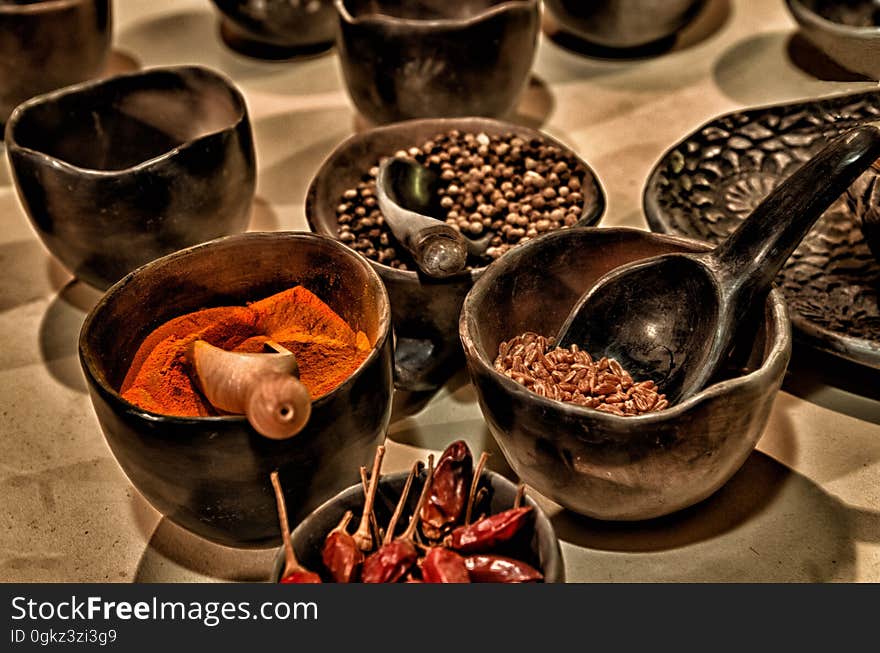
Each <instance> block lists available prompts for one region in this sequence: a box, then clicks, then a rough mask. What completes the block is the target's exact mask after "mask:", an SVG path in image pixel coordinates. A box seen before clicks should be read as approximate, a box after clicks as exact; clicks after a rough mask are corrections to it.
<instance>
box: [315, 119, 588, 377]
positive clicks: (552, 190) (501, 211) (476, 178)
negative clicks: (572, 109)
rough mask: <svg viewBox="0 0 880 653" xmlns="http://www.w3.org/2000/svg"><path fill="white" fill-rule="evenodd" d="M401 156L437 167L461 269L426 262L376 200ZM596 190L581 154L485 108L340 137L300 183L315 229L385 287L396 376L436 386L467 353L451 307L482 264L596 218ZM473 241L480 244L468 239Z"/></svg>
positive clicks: (439, 198)
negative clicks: (441, 269) (461, 253)
mask: <svg viewBox="0 0 880 653" xmlns="http://www.w3.org/2000/svg"><path fill="white" fill-rule="evenodd" d="M395 157H398V158H400V157H405V158H408V159H410V160H412V161H414V162H416V163H417V164H419V165H421V166H423V167H424V168H426V169H428V170H430V171H431V172H432V173H434V174H435V175H437V178H438V184H437V187H436V188H435V189H433V192H434V193H435V195H436V197H435V198H434V199H436V202H434V203H433V204H434V206H433V209H432V213H431V215H430V217H433V218H436V219H437V224H438V225H445V226H447V227H450V228H451V229H453V230H455V231H457V232H459V233H461V234H462V235H464V237H465V238H466V240H467V243H468V256H467V261H466V266H465V267H464V269H463V270H462V271H461V272H459V273H456V274H452V275H450V276H448V277H445V278H441V279H438V278H432V277H430V276H428V275H426V274H424V273H423V271H422V270H420V269H419V267H418V266H417V265H416V263H415V262H414V260H413V257H412V256H411V255H410V253H409V252H408V251H407V249H406V248H405V247H404V246H403V245H402V244H401V242H400V241H399V240H398V239H397V238H396V237H395V235H394V233H393V232H392V230H391V229H390V228H389V225H388V223H387V221H386V220H385V216H384V215H383V212H382V210H381V209H380V208H379V204H378V200H377V197H376V195H377V192H376V191H377V187H376V182H377V175H378V173H379V166H380V163H381V162H382V161H384V160H388V159H390V158H395ZM604 211H605V195H604V192H603V190H602V187H601V185H600V183H599V180H598V178H597V177H596V175H595V173H594V172H593V171H592V169H591V168H590V167H589V165H588V164H587V163H586V162H585V161H584V160H582V159H581V158H580V157H579V156H577V154H575V153H574V152H573V151H572V150H571V149H570V148H569V147H567V146H566V145H564V144H563V143H561V142H559V141H558V140H556V139H554V138H552V137H551V136H549V135H547V134H545V133H543V132H540V131H538V130H534V129H530V128H528V127H524V126H521V125H515V124H513V123H509V122H504V121H499V120H492V119H488V118H443V119H441V118H436V119H422V120H411V121H406V122H401V123H396V124H393V125H387V126H384V127H377V128H374V129H370V130H368V131H365V132H362V133H359V134H356V135H354V136H352V137H351V138H349V139H348V140H346V141H344V142H343V143H341V144H340V145H339V146H338V147H337V148H336V149H335V150H334V151H333V152H332V153H331V154H330V156H329V157H328V158H327V159H326V160H325V161H324V163H323V164H322V165H321V168H320V169H319V170H318V172H317V174H316V175H315V177H314V179H313V180H312V183H311V185H310V187H309V191H308V195H307V198H306V218H307V219H308V222H309V226H310V227H311V229H312V231H315V232H316V233H320V234H323V235H326V236H330V237H332V238H336V239H338V240H340V241H341V242H343V243H345V245H346V246H348V247H350V248H351V249H353V250H355V251H356V252H358V253H360V254H362V255H363V256H365V257H366V258H367V259H368V260H369V261H370V264H371V265H372V266H373V268H374V269H375V270H376V271H377V272H378V274H379V276H380V277H381V278H382V281H383V282H384V283H385V286H386V288H387V289H388V294H389V296H390V298H391V316H392V321H393V323H394V333H395V338H396V342H395V383H396V386H397V387H398V388H399V389H401V390H407V391H431V390H435V389H437V388H438V387H440V386H441V385H443V383H445V381H446V380H447V379H448V378H449V377H450V376H451V375H452V374H453V373H454V372H455V371H457V370H458V369H460V368H461V367H462V365H463V364H464V357H463V355H462V350H461V344H460V342H459V340H458V314H459V312H460V311H461V306H462V302H463V301H464V297H465V295H466V294H467V292H468V291H469V290H470V288H471V286H472V285H473V283H474V281H475V280H476V279H478V278H479V276H480V275H481V274H482V273H483V270H485V268H486V266H488V265H489V264H490V263H491V262H492V261H495V260H497V259H499V258H501V257H502V256H504V255H505V254H506V253H507V252H509V251H510V250H511V249H513V248H515V247H517V246H519V245H521V244H524V243H526V242H528V241H529V240H532V239H534V238H537V237H538V236H539V235H541V234H544V233H548V232H551V231H556V230H562V229H568V228H570V227H574V226H589V225H594V224H596V223H597V222H598V221H599V220H600V218H601V216H602V214H603V213H604ZM478 244H479V247H477V245H478Z"/></svg>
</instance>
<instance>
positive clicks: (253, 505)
mask: <svg viewBox="0 0 880 653" xmlns="http://www.w3.org/2000/svg"><path fill="white" fill-rule="evenodd" d="M296 284H301V285H303V286H305V287H306V288H308V289H309V290H311V291H312V292H314V293H315V294H316V295H318V297H320V298H321V299H322V300H324V301H325V302H326V303H327V304H328V305H329V306H330V307H331V308H332V309H333V310H335V311H336V312H337V313H338V314H339V315H340V316H342V318H343V319H345V321H346V322H348V324H349V325H351V326H352V328H355V329H358V330H362V331H364V333H366V334H367V336H368V337H369V338H370V340H371V341H372V342H373V343H374V345H373V348H372V351H371V352H370V355H369V356H368V358H367V359H366V360H365V361H364V362H363V363H362V364H361V366H360V367H359V368H358V369H357V371H355V372H354V374H353V375H352V376H350V377H349V378H348V380H346V381H345V382H344V383H343V384H342V385H340V386H339V387H338V388H336V389H335V390H334V391H332V392H330V393H329V394H327V395H325V396H323V397H320V398H318V399H317V400H315V401H314V402H312V414H311V418H310V419H309V423H308V425H307V426H306V427H305V429H304V430H303V431H302V432H300V433H299V434H298V435H296V436H295V437H293V438H291V439H289V440H269V439H267V438H264V437H262V436H260V435H258V434H257V433H256V432H255V431H254V430H253V429H252V428H251V426H250V424H249V423H248V421H247V420H246V419H245V418H244V417H243V416H231V417H203V418H183V417H168V416H163V415H157V414H155V413H150V412H147V411H144V410H142V409H140V408H138V407H137V406H134V405H133V404H130V403H129V402H127V401H125V400H124V399H122V397H121V396H120V395H119V392H118V388H119V386H120V384H121V383H122V379H123V377H124V376H125V373H126V371H127V370H128V367H129V366H130V364H131V361H132V358H133V356H134V354H135V352H136V351H137V349H138V347H139V346H140V344H141V342H142V341H143V339H144V338H145V337H146V336H147V335H148V334H149V333H150V332H151V331H152V330H153V329H155V328H156V327H157V326H159V325H161V324H163V323H164V322H166V321H167V320H169V319H171V318H173V317H177V316H179V315H182V314H184V313H188V312H191V311H195V310H198V309H201V308H206V307H211V306H228V305H243V304H244V303H245V302H247V301H252V300H256V299H261V298H263V297H268V296H269V295H271V294H273V293H275V292H279V291H281V290H284V289H286V288H289V287H291V286H294V285H296ZM390 332H391V320H390V313H389V305H388V295H387V294H386V292H385V288H384V287H383V285H382V282H381V281H380V279H379V277H378V276H377V275H376V273H375V272H374V271H373V270H372V269H371V268H370V266H369V265H367V264H366V263H365V262H364V260H363V259H362V258H361V257H359V256H357V255H355V254H354V253H353V252H351V250H349V249H348V248H346V247H345V246H344V245H342V244H341V243H338V242H336V241H334V240H332V239H330V238H322V237H320V236H317V235H315V234H309V233H283V232H278V233H248V234H240V235H236V236H229V237H227V238H221V239H218V240H215V241H212V242H210V243H205V244H202V245H197V246H195V247H191V248H188V249H185V250H183V251H180V252H175V253H174V254H170V255H168V256H166V257H163V258H161V259H159V260H157V261H153V262H152V263H148V264H147V265H145V266H144V267H142V268H139V269H137V270H135V271H134V272H132V273H131V274H130V275H128V276H127V277H125V278H124V279H123V280H121V281H120V282H119V283H117V284H116V285H115V286H113V287H112V288H111V289H110V290H109V291H108V292H107V293H106V294H105V295H104V297H103V298H102V299H101V301H100V302H99V303H98V304H97V306H95V308H94V309H93V310H92V311H91V313H90V314H89V315H88V317H87V318H86V321H85V324H84V325H83V328H82V332H81V334H80V341H79V355H80V362H81V364H82V368H83V371H84V372H85V377H86V381H87V382H88V387H89V393H90V395H91V399H92V404H93V406H94V409H95V413H96V414H97V416H98V421H99V423H100V424H101V429H102V430H103V432H104V436H105V438H106V440H107V444H108V445H109V446H110V449H111V450H112V451H113V455H114V456H115V457H116V460H117V461H118V462H119V464H120V466H121V467H122V469H123V471H124V472H125V473H126V475H127V476H128V478H129V480H130V481H131V483H132V485H134V487H135V488H136V489H137V490H138V491H139V492H140V493H141V494H142V495H143V496H144V497H145V498H146V499H147V500H148V501H149V502H150V503H151V504H152V505H153V506H154V507H155V508H156V509H157V510H158V511H159V512H161V513H162V514H164V515H165V516H166V517H168V519H170V520H171V521H173V522H174V523H176V524H178V525H179V526H181V527H183V528H185V529H187V530H189V531H191V532H193V533H195V534H197V535H200V536H201V537H204V538H206V539H208V540H212V541H214V542H218V543H220V544H226V545H229V546H242V547H256V546H271V545H274V544H276V543H278V542H279V541H280V535H279V533H278V515H277V512H276V508H275V499H274V493H273V490H272V486H271V483H270V482H269V474H270V473H271V472H272V471H273V470H275V469H278V470H280V473H281V475H282V477H283V478H284V479H285V482H284V485H285V495H286V500H287V505H288V509H289V510H290V513H291V518H292V519H294V520H296V521H298V520H300V519H302V518H303V517H304V516H305V515H307V514H308V513H309V512H310V511H311V510H312V509H314V508H315V507H316V506H317V505H319V504H320V503H321V502H322V501H324V500H326V499H327V498H328V497H330V496H332V495H333V494H334V493H336V492H338V491H339V490H340V489H342V488H344V487H346V486H348V485H350V484H351V483H354V482H355V481H356V480H357V478H358V468H359V466H360V465H365V464H368V463H369V462H370V461H371V460H372V457H373V452H374V451H375V448H376V446H377V445H378V444H380V443H381V442H382V440H383V438H384V437H385V429H386V428H387V426H388V420H389V418H390V413H391V393H392V383H391V337H390Z"/></svg>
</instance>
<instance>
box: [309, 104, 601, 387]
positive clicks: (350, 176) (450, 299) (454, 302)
mask: <svg viewBox="0 0 880 653" xmlns="http://www.w3.org/2000/svg"><path fill="white" fill-rule="evenodd" d="M452 129H459V130H461V131H470V132H475V133H479V132H485V133H486V134H489V135H497V134H504V133H508V132H513V133H516V134H518V135H520V136H521V137H523V138H527V139H531V138H541V139H544V140H546V141H548V142H551V143H553V144H554V145H557V146H558V147H560V148H562V149H563V150H565V151H567V152H568V151H570V148H568V147H566V146H565V145H563V144H562V143H559V142H558V141H556V140H555V139H553V138H551V137H549V136H547V135H546V134H543V133H541V132H538V131H535V130H533V129H529V128H528V127H523V126H520V125H514V124H511V123H506V122H500V121H497V120H490V119H486V118H449V119H426V120H412V121H407V122H402V123H399V124H395V125H388V126H386V127H377V128H375V129H371V130H369V131H366V132H363V133H360V134H356V135H354V136H352V137H351V138H349V139H348V140H346V141H344V142H343V143H342V144H340V145H339V146H338V147H337V148H336V149H335V150H334V151H333V152H332V153H331V154H330V156H329V157H328V158H327V159H326V160H325V161H324V163H323V164H322V165H321V168H320V169H319V170H318V173H317V175H316V176H315V178H314V179H313V180H312V183H311V185H310V187H309V192H308V195H307V197H306V218H307V219H308V222H309V226H310V227H311V229H312V231H315V232H317V233H320V234H324V235H326V236H331V237H333V238H336V237H337V228H338V223H337V221H336V206H337V205H338V204H339V199H340V198H341V197H342V194H343V192H345V191H346V190H347V189H349V188H354V187H355V186H356V185H357V182H358V181H360V179H361V176H362V175H363V174H364V173H365V172H366V171H367V170H369V169H370V168H371V167H372V166H375V165H376V164H378V162H379V159H380V158H381V157H383V156H391V155H393V154H394V153H395V152H396V151H398V150H400V149H401V148H408V147H412V146H413V145H418V144H420V143H422V142H423V141H425V140H427V139H429V138H431V137H433V136H435V135H437V134H439V133H444V132H447V131H450V130H452ZM582 163H583V162H582ZM583 164H584V166H585V168H586V169H587V172H588V176H587V178H586V179H585V180H584V189H587V187H588V185H589V183H590V182H592V184H591V185H592V189H591V191H590V192H589V193H588V192H587V191H586V190H585V191H584V197H585V198H586V200H585V202H586V204H585V206H584V211H583V214H582V217H581V220H580V222H579V223H578V224H579V225H581V226H588V225H593V224H596V223H597V222H598V221H599V219H600V218H601V217H602V213H604V211H605V195H604V193H603V191H602V188H601V187H600V185H599V181H598V179H597V178H596V176H595V174H594V173H593V171H592V169H591V168H590V167H589V166H588V165H587V164H586V163H583ZM370 264H371V265H372V266H373V268H374V269H375V270H376V271H377V272H378V273H379V276H380V277H382V281H383V282H384V283H385V287H386V288H387V289H388V294H389V296H390V297H391V315H392V320H393V322H394V333H395V337H396V344H395V353H394V356H395V384H396V386H397V387H398V388H400V389H402V390H410V391H423V390H424V391H427V390H435V389H437V388H439V387H440V386H441V385H443V383H445V381H446V380H447V379H448V378H449V377H450V376H451V375H452V374H453V373H454V372H455V371H456V370H458V369H459V368H460V367H461V365H462V364H463V362H464V359H463V357H462V352H461V344H460V343H459V339H458V315H459V312H460V311H461V305H462V302H463V301H464V297H465V295H467V293H468V290H470V288H471V286H472V285H473V282H474V280H475V279H477V278H478V277H479V276H480V274H481V273H482V271H483V270H484V269H485V268H475V269H471V270H466V271H465V272H463V273H462V274H460V275H456V276H453V277H449V278H447V279H443V280H432V279H430V278H428V277H425V276H423V275H419V274H417V273H416V272H414V271H405V270H398V269H395V268H392V267H390V266H387V265H383V264H381V263H378V262H376V261H372V260H371V261H370Z"/></svg>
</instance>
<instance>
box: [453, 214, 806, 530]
mask: <svg viewBox="0 0 880 653" xmlns="http://www.w3.org/2000/svg"><path fill="white" fill-rule="evenodd" d="M706 249H707V246H706V245H705V244H703V243H699V242H698V241H695V240H691V239H686V238H678V237H670V236H661V235H659V234H652V233H648V232H644V231H640V230H635V229H622V228H613V229H610V228H609V229H593V228H576V229H568V230H565V231H560V232H556V233H552V234H549V235H547V236H545V237H543V238H540V239H537V240H535V241H532V242H530V243H527V244H526V245H523V246H522V247H518V248H517V249H515V250H514V251H512V252H510V253H509V254H507V255H505V256H504V257H503V258H502V259H501V260H499V261H498V262H497V263H494V264H493V265H492V266H490V267H489V268H488V269H487V270H486V271H485V273H484V274H483V275H482V276H481V278H480V279H479V280H478V281H477V282H476V283H475V285H474V287H473V289H472V290H471V292H470V293H469V294H468V296H467V297H466V299H465V302H464V306H463V308H462V311H461V319H460V335H461V342H462V345H463V347H464V351H465V355H466V357H467V365H468V370H469V372H470V376H471V380H472V381H473V383H474V386H475V388H476V392H477V398H478V400H479V404H480V408H481V410H482V412H483V415H484V417H485V418H486V422H487V424H488V427H489V430H490V432H491V433H492V435H493V436H494V438H495V439H496V441H497V442H498V445H499V447H500V449H501V451H502V452H503V453H504V456H505V458H506V459H507V462H508V463H509V464H510V466H511V467H512V468H513V470H514V471H515V472H516V473H517V474H518V475H519V476H520V477H521V479H522V480H523V481H524V482H525V483H528V484H529V485H530V486H531V487H533V488H535V489H536V490H537V491H538V492H541V493H542V494H544V495H546V496H547V497H549V498H551V499H553V500H554V501H556V502H558V503H560V504H561V505H563V506H565V507H566V508H568V509H570V510H572V511H574V512H577V513H580V514H582V515H586V516H589V517H594V518H598V519H605V520H621V521H629V520H640V519H650V518H653V517H659V516H662V515H666V514H669V513H672V512H675V511H677V510H680V509H683V508H686V507H688V506H690V505H693V504H695V503H697V502H699V501H701V500H703V499H705V498H706V497H708V496H709V495H711V494H712V493H713V492H715V491H716V490H718V489H719V488H720V487H721V486H722V485H724V483H726V482H727V481H728V480H729V479H730V477H731V476H733V474H734V473H735V472H736V471H737V470H738V469H739V468H740V467H741V466H742V464H743V463H744V462H745V460H746V458H747V457H748V456H749V454H750V453H751V452H752V450H753V449H754V447H755V445H756V444H757V442H758V440H759V438H760V437H761V434H762V432H763V430H764V427H765V426H766V424H767V419H768V416H769V414H770V409H771V407H772V405H773V400H774V398H775V395H776V391H777V390H778V389H779V387H780V386H781V384H782V379H783V377H784V375H785V369H786V367H787V365H788V360H789V358H790V356H791V333H790V326H789V322H788V313H787V310H786V307H785V302H784V300H783V299H782V297H781V295H780V294H779V292H778V291H777V290H772V291H771V292H770V293H769V294H768V295H767V298H766V300H765V301H764V302H763V304H762V305H760V306H756V307H755V309H754V310H753V311H752V314H750V315H746V316H742V319H741V320H740V322H739V325H738V328H737V335H736V341H735V345H734V348H733V350H732V352H731V354H730V356H729V358H728V359H727V361H726V364H725V366H724V368H723V369H722V371H721V372H719V373H718V374H717V375H716V377H715V378H713V379H712V381H711V382H710V383H709V384H708V385H707V386H706V387H705V388H704V389H703V390H702V391H700V392H698V393H696V394H695V395H693V396H692V397H690V398H689V399H687V400H685V401H683V402H680V403H677V404H674V405H671V404H670V402H669V401H668V400H667V399H666V397H665V396H664V395H662V394H661V393H659V392H658V389H657V386H656V385H655V383H656V382H659V381H661V379H642V378H634V375H631V374H630V372H629V371H628V370H625V369H623V368H622V367H621V366H620V365H619V364H618V363H617V361H614V360H609V359H607V358H603V357H601V356H600V355H596V356H593V355H592V353H591V352H590V351H589V347H588V346H578V345H573V346H571V347H568V348H558V347H556V346H555V345H554V342H553V336H554V335H555V334H556V333H557V331H558V330H559V328H560V326H561V325H562V324H563V322H564V320H565V319H566V317H567V315H568V313H569V311H570V310H571V307H572V306H573V305H574V304H575V302H576V301H577V300H578V299H579V298H580V296H581V295H582V294H583V293H584V292H585V291H586V290H587V289H588V288H590V287H591V286H592V285H593V284H594V283H595V282H596V281H597V280H598V279H599V278H601V277H602V276H603V275H604V274H606V273H608V272H609V271H611V270H613V269H615V268H617V267H619V266H621V265H625V264H627V263H631V262H633V261H637V260H641V259H645V258H648V257H651V256H656V255H661V254H670V253H673V252H698V251H704V250H706ZM586 345H588V343H586Z"/></svg>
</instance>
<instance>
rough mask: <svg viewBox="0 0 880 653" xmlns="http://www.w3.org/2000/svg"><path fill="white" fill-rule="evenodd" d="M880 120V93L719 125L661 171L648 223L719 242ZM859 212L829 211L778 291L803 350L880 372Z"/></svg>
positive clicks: (876, 311) (878, 309) (755, 113)
mask: <svg viewBox="0 0 880 653" xmlns="http://www.w3.org/2000/svg"><path fill="white" fill-rule="evenodd" d="M877 120H880V92H876V91H871V92H868V93H859V94H850V95H843V96H836V97H831V98H826V99H822V100H816V101H811V102H799V103H793V104H782V105H775V106H770V107H764V108H758V109H751V110H748V111H737V112H734V113H730V114H726V115H723V116H721V117H719V118H716V119H715V120H712V121H711V122H709V123H707V124H705V125H703V126H702V127H700V128H699V129H697V130H696V131H694V132H693V133H692V134H690V135H689V136H687V137H686V138H685V139H683V140H682V141H681V142H680V143H678V144H676V145H674V146H673V147H672V148H670V149H669V150H668V151H667V152H666V154H664V155H663V157H662V158H661V160H660V161H659V162H658V163H657V165H656V166H655V167H654V170H653V172H652V173H651V175H650V177H649V178H648V182H647V185H646V187H645V193H644V205H645V214H646V216H647V219H648V224H649V225H650V227H651V229H652V230H654V231H659V232H663V233H671V234H678V235H683V236H691V237H694V238H698V239H701V240H706V241H709V242H711V243H718V242H720V241H721V240H723V239H724V238H726V237H727V235H728V234H729V233H730V232H731V231H733V229H734V228H735V227H736V226H737V225H738V224H739V222H740V220H742V219H743V218H744V217H745V216H747V215H748V214H749V213H750V212H751V210H752V209H753V208H754V207H755V206H757V204H758V203H759V202H760V201H761V200H762V199H764V197H766V196H767V195H768V194H769V193H770V191H771V190H772V189H773V188H775V187H776V185H777V184H779V182H780V181H782V180H783V179H785V178H787V177H788V176H789V175H790V174H791V173H792V172H794V170H796V169H797V168H798V167H799V166H800V165H801V164H803V163H804V162H805V161H806V160H807V159H809V158H810V157H812V156H813V155H815V154H816V153H817V152H818V151H819V150H820V149H822V147H824V146H825V145H826V144H827V143H828V142H829V141H830V140H831V139H832V138H833V137H834V136H836V135H838V134H840V133H842V132H845V131H847V130H849V129H851V128H852V127H855V126H858V125H861V124H864V123H867V122H872V121H877ZM861 206H864V205H861ZM855 208H856V206H855V205H853V204H848V203H847V202H846V198H845V197H842V198H841V199H840V200H839V201H838V202H837V203H835V204H834V205H833V206H832V207H831V208H830V209H829V210H828V211H826V212H825V214H824V215H823V216H822V218H820V220H819V222H818V223H816V226H815V227H814V228H813V230H812V231H811V232H810V234H809V235H808V236H807V237H806V238H805V239H804V241H803V243H802V244H801V246H800V247H799V248H798V250H797V251H796V252H795V253H794V254H793V255H792V257H791V258H790V259H789V261H788V263H787V264H786V266H785V268H783V271H782V272H781V273H780V275H779V278H778V279H777V284H778V285H779V286H780V288H781V289H782V292H783V294H784V295H785V298H786V301H787V302H788V307H789V310H790V313H791V319H792V324H793V326H794V335H795V337H796V338H797V339H798V340H799V341H802V342H804V343H806V344H807V345H809V346H811V347H815V348H817V349H821V350H822V351H826V352H829V353H831V354H834V355H836V356H839V357H841V358H844V359H847V360H849V361H853V362H856V363H859V364H861V365H866V366H869V367H872V368H876V369H880V303H878V287H880V264H878V262H877V261H876V260H875V259H874V257H873V256H872V255H871V252H870V250H869V249H868V245H867V243H866V242H865V239H864V237H863V235H862V229H861V223H862V216H861V215H859V214H858V213H857V212H854V209H855Z"/></svg>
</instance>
